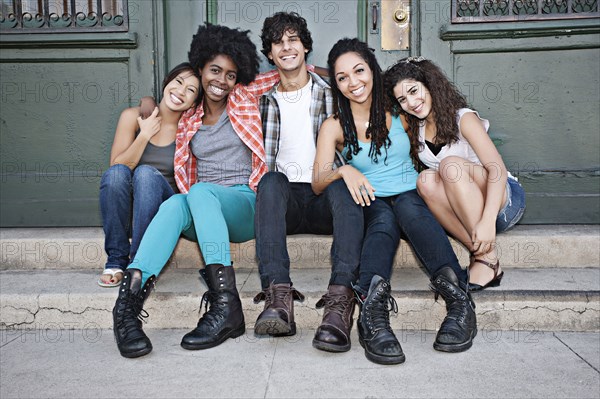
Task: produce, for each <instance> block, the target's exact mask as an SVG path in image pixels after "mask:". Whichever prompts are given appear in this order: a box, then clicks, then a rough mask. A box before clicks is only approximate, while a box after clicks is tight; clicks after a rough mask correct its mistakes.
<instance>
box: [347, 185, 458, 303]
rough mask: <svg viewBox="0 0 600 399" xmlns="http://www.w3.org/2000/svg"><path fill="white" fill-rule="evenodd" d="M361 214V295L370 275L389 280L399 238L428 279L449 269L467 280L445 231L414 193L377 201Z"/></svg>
mask: <svg viewBox="0 0 600 399" xmlns="http://www.w3.org/2000/svg"><path fill="white" fill-rule="evenodd" d="M363 212H364V215H365V240H364V243H363V249H362V255H361V262H360V277H359V283H358V285H359V286H360V288H362V289H363V290H365V292H366V291H368V290H369V285H370V284H371V279H372V278H373V276H374V275H379V276H381V277H383V278H385V279H387V280H389V278H390V276H391V273H392V267H393V264H394V256H395V255H396V251H397V250H398V244H399V243H400V238H403V239H405V240H407V241H408V242H409V243H410V245H411V246H412V248H413V250H414V252H415V255H416V256H417V258H418V259H419V261H420V262H421V264H422V265H423V266H424V267H425V269H427V272H428V273H429V275H430V276H432V275H434V274H435V273H436V272H437V271H438V270H440V269H441V268H443V267H445V266H450V267H451V268H452V270H454V273H456V276H457V277H458V279H459V281H462V282H466V281H467V273H466V271H465V270H463V269H462V268H461V267H460V264H459V263H458V259H457V258H456V255H455V254H454V250H453V249H452V246H451V245H450V241H449V240H448V236H447V235H446V232H445V231H444V229H443V228H442V226H441V225H440V224H439V223H438V221H437V220H436V219H435V217H434V216H433V214H432V213H431V211H430V210H429V208H428V207H427V205H426V204H425V201H423V199H422V198H421V197H420V196H419V194H417V190H410V191H407V192H404V193H401V194H399V195H395V196H392V197H385V198H377V199H376V200H375V201H373V202H371V206H365V207H364V209H363Z"/></svg>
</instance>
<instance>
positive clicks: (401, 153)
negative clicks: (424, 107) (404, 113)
mask: <svg viewBox="0 0 600 399" xmlns="http://www.w3.org/2000/svg"><path fill="white" fill-rule="evenodd" d="M389 138H390V141H391V144H390V146H389V147H388V149H387V160H386V157H385V155H386V154H385V148H383V147H382V148H381V155H380V156H378V157H377V158H378V163H374V162H373V161H372V160H371V157H369V149H370V148H371V143H363V142H362V141H359V142H358V144H359V146H360V148H361V150H360V151H359V153H358V154H357V155H352V159H350V160H348V158H347V157H346V155H347V153H348V148H344V150H343V151H342V155H343V156H344V158H346V161H347V162H348V164H350V165H352V166H354V167H355V168H356V169H358V170H359V171H360V172H361V173H362V174H363V175H365V177H366V178H367V179H369V182H370V183H371V185H372V186H373V188H374V189H375V196H376V197H391V196H393V195H398V194H400V193H403V192H406V191H410V190H414V189H415V188H417V176H418V175H419V174H418V173H417V171H416V170H415V167H414V165H413V163H412V160H411V159H410V141H409V139H408V135H407V134H406V131H405V130H404V127H403V126H402V121H401V120H400V117H392V128H391V129H390V133H389Z"/></svg>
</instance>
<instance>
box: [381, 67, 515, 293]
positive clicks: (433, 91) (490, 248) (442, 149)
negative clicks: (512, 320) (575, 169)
mask: <svg viewBox="0 0 600 399" xmlns="http://www.w3.org/2000/svg"><path fill="white" fill-rule="evenodd" d="M385 87H386V91H387V95H388V98H389V100H390V102H391V103H392V104H395V107H394V108H395V112H396V113H399V114H402V115H404V116H405V117H406V119H407V121H408V124H409V126H410V128H409V131H410V132H411V133H412V132H414V134H411V135H410V136H411V144H412V145H411V156H412V158H413V162H414V163H415V164H417V163H418V162H419V161H420V162H422V163H423V164H424V165H425V166H426V167H427V168H428V169H427V170H424V171H423V172H421V174H420V177H419V180H418V183H417V190H418V191H419V194H420V195H421V196H422V197H423V199H424V200H425V202H426V203H427V205H428V206H429V208H430V209H431V211H432V212H433V214H434V215H435V217H436V218H437V219H438V220H439V221H440V223H441V224H442V226H443V227H444V228H445V229H446V231H448V233H449V234H450V235H452V236H453V237H456V239H458V240H459V241H460V242H461V243H462V244H463V245H464V246H465V247H467V248H468V249H469V252H471V254H472V256H471V265H470V266H469V271H470V273H469V275H470V276H469V279H470V282H469V289H470V290H471V291H479V290H482V289H484V288H487V287H495V286H498V285H500V280H501V279H502V276H503V275H504V272H503V271H501V270H500V261H499V260H498V254H497V252H496V233H500V232H503V231H506V230H508V229H510V228H511V227H512V226H514V225H515V223H517V222H518V221H519V220H520V219H521V217H522V216H523V212H524V211H525V192H524V191H523V187H521V185H520V184H519V182H518V181H517V179H516V178H514V177H513V176H512V175H511V174H510V173H508V171H507V170H506V167H505V166H504V162H503V161H502V157H501V156H500V154H499V153H498V150H497V149H496V146H494V143H493V142H492V140H491V139H490V136H489V135H488V133H487V130H488V128H489V126H490V123H489V122H488V121H487V119H482V118H480V117H479V114H478V113H477V112H476V111H473V110H472V109H469V108H467V101H466V99H465V97H464V96H463V95H462V94H461V93H460V91H458V89H457V88H456V87H455V86H454V85H453V84H452V83H451V82H450V81H449V80H448V78H447V77H446V75H444V73H443V72H442V70H441V69H440V68H439V67H438V66H437V65H435V64H434V63H433V62H431V61H429V60H426V59H424V58H423V57H409V58H404V59H402V60H400V61H398V63H397V64H396V65H394V66H393V67H391V68H390V69H389V70H388V71H387V72H386V74H385Z"/></svg>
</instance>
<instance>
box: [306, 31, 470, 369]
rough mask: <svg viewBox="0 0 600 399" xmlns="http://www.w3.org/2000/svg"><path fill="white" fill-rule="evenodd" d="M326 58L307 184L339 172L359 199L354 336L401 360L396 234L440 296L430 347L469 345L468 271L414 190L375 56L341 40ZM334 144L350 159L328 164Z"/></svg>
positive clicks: (371, 354)
mask: <svg viewBox="0 0 600 399" xmlns="http://www.w3.org/2000/svg"><path fill="white" fill-rule="evenodd" d="M327 65H328V67H329V76H330V78H329V79H330V82H331V90H332V92H333V98H334V114H333V116H332V117H330V118H329V119H327V120H326V121H325V122H324V123H323V125H322V126H321V130H320V132H319V139H318V142H317V155H316V157H315V164H314V172H313V183H312V186H313V190H314V191H315V192H316V193H319V192H322V191H323V190H324V189H325V188H326V187H327V186H328V185H329V184H331V183H332V182H334V181H335V180H338V179H343V180H344V182H345V183H346V186H347V188H348V190H349V191H350V193H351V195H352V196H353V197H354V200H355V202H356V203H357V204H361V205H362V206H363V215H364V241H363V246H362V252H361V258H360V273H359V279H358V284H357V285H356V286H354V290H355V292H356V296H357V298H358V303H359V308H360V314H359V317H358V322H357V326H358V337H359V342H360V344H361V345H362V346H363V348H364V350H365V355H366V357H367V359H369V360H371V361H372V362H375V363H380V364H398V363H402V362H404V360H405V355H404V352H403V351H402V347H401V345H400V343H399V342H398V339H397V338H396V336H395V335H394V331H393V330H392V328H391V326H390V319H389V312H390V311H391V310H394V311H396V312H397V311H398V307H397V304H396V301H395V300H394V298H393V297H392V293H391V285H390V276H391V272H392V266H393V262H394V257H395V255H396V251H397V249H398V244H399V242H400V238H401V237H402V238H404V239H406V240H407V241H408V242H409V243H410V245H411V246H412V248H413V250H414V252H415V255H416V256H417V258H418V259H419V260H420V262H421V263H422V264H423V266H424V267H425V269H426V270H427V272H428V273H429V274H430V276H431V284H432V287H433V288H434V289H435V290H436V292H437V293H439V294H440V295H442V297H443V298H444V299H445V301H446V305H447V306H446V308H447V310H448V314H447V316H446V318H445V320H444V321H443V323H442V325H441V327H440V329H439V331H438V334H437V337H436V340H435V342H434V344H433V347H434V349H436V350H440V351H446V352H461V351H464V350H467V349H469V348H470V347H471V345H472V340H473V338H474V337H475V334H476V333H477V326H476V320H475V312H474V304H473V302H472V301H471V298H470V297H469V295H468V294H467V292H466V284H467V276H466V273H465V272H464V271H463V270H462V269H461V267H460V265H459V263H458V259H457V258H456V255H455V254H454V251H453V250H452V246H451V245H450V241H449V240H448V236H447V235H446V233H445V232H444V230H443V229H442V227H441V226H440V224H439V223H438V222H437V221H436V220H435V217H434V216H433V215H432V213H431V212H430V211H429V209H428V208H427V206H426V205H425V203H424V202H423V200H422V199H421V197H419V195H418V194H417V190H416V185H417V176H418V174H417V171H416V170H415V168H414V166H413V163H412V161H411V158H410V141H409V138H408V135H407V133H406V129H407V128H408V125H407V124H406V119H405V118H404V117H403V116H398V115H396V116H393V115H392V114H391V113H390V112H389V103H388V102H386V101H385V92H384V89H383V77H382V72H381V69H380V67H379V64H378V63H377V59H376V58H375V55H374V53H373V51H372V50H371V49H370V48H369V46H368V45H367V44H366V43H364V42H361V41H360V40H358V39H341V40H340V41H338V42H337V43H336V44H335V45H334V46H333V48H332V49H331V51H330V52H329V57H328V61H327ZM336 150H338V151H340V152H341V153H342V155H343V156H344V157H345V158H346V160H347V162H348V164H347V165H344V166H342V167H340V168H337V169H332V167H331V165H332V161H333V157H334V156H335V151H336ZM436 297H437V295H436Z"/></svg>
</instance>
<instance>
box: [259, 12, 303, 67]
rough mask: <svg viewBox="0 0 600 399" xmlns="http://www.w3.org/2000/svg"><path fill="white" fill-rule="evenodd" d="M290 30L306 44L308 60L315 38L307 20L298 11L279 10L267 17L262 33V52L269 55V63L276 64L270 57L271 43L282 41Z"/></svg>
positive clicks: (266, 55)
mask: <svg viewBox="0 0 600 399" xmlns="http://www.w3.org/2000/svg"><path fill="white" fill-rule="evenodd" d="M288 31H291V32H295V33H296V34H297V35H298V37H299V38H300V41H301V42H302V44H303V45H304V48H305V49H307V50H308V52H307V53H306V54H305V56H304V60H306V58H307V57H308V55H309V54H310V52H311V51H312V45H313V40H312V37H311V35H310V31H309V30H308V26H307V25H306V20H305V19H304V18H302V17H301V16H300V15H299V14H298V13H296V12H278V13H275V14H273V15H272V16H270V17H268V18H267V19H265V22H264V24H263V28H262V32H261V33H260V38H261V40H262V46H263V48H262V50H261V52H262V53H263V54H264V55H265V57H267V59H268V60H269V64H271V65H275V63H274V62H273V60H271V59H269V53H270V52H271V45H272V44H273V43H277V42H278V41H280V40H281V38H282V37H283V35H284V34H285V33H286V32H288Z"/></svg>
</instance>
